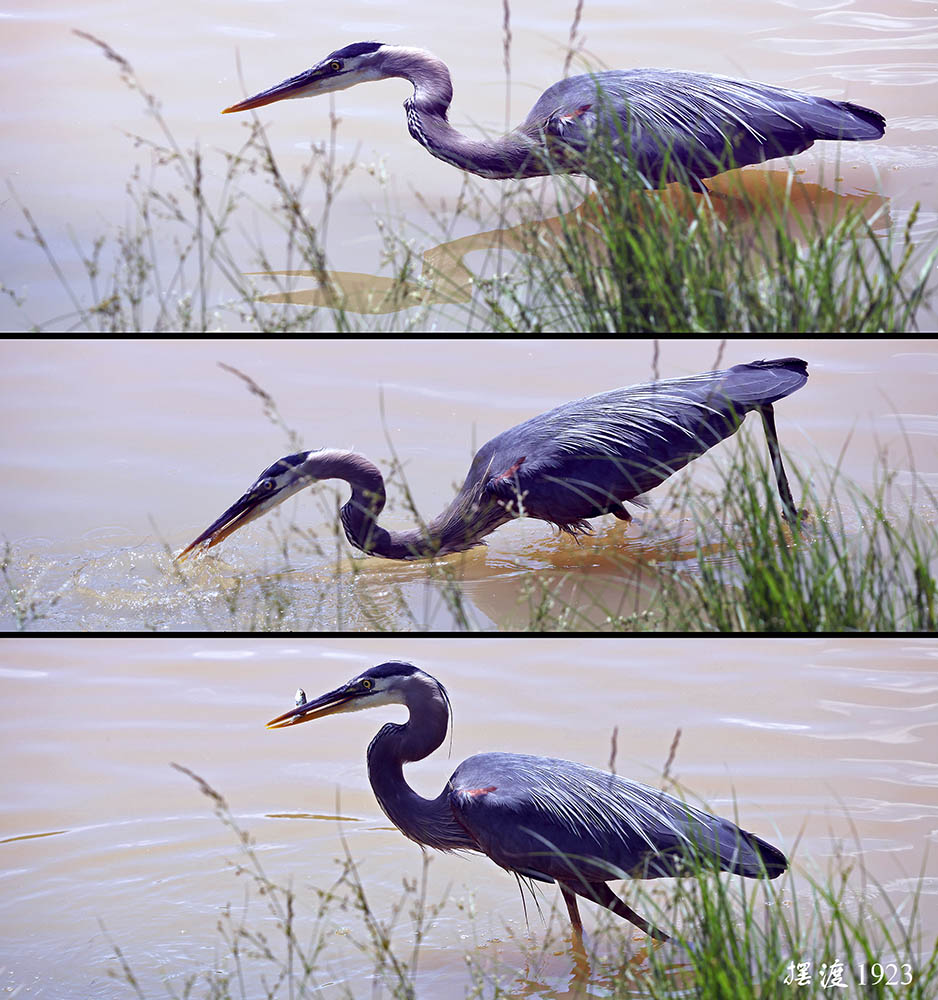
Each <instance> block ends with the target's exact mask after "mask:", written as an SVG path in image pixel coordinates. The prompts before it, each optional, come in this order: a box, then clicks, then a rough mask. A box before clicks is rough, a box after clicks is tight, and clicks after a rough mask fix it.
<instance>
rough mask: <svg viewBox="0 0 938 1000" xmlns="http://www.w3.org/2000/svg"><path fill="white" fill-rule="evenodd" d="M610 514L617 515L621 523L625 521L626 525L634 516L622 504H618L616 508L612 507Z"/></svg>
mask: <svg viewBox="0 0 938 1000" xmlns="http://www.w3.org/2000/svg"><path fill="white" fill-rule="evenodd" d="M609 513H610V514H615V516H616V517H617V518H618V519H619V520H620V521H625V523H626V524H628V523H629V522H630V521H631V520H632V515H631V514H630V513H629V512H628V511H627V510H626V509H625V507H623V505H622V504H621V503H620V504H617V505H616V506H615V507H610V508H609Z"/></svg>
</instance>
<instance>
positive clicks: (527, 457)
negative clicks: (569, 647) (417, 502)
mask: <svg viewBox="0 0 938 1000" xmlns="http://www.w3.org/2000/svg"><path fill="white" fill-rule="evenodd" d="M807 378H808V371H807V363H806V362H804V361H802V360H800V359H799V358H781V359H778V360H775V361H753V362H752V363H751V364H748V365H736V366H735V367H733V368H728V369H724V370H721V371H714V372H706V373H705V374H703V375H693V376H690V377H688V378H674V379H663V380H661V381H659V382H649V383H647V384H643V385H635V386H631V387H630V388H626V389H614V390H612V392H603V393H600V394H599V395H597V396H589V397H587V398H586V399H580V400H577V401H576V402H572V403H567V404H565V405H564V406H558V407H557V408H556V409H554V410H550V411H549V412H548V413H542V414H541V415H540V416H539V417H534V418H532V419H531V420H526V421H525V422H524V423H523V424H518V426H517V427H512V428H511V430H507V431H505V432H504V433H502V434H499V435H498V437H495V438H492V440H491V441H489V442H488V444H485V445H483V446H482V447H481V448H480V449H479V450H478V452H477V453H476V455H475V457H474V458H473V460H472V464H471V465H470V467H469V473H468V475H467V476H466V481H465V482H464V483H463V486H462V489H460V491H459V492H458V493H457V495H456V496H455V498H454V499H453V501H452V503H450V505H449V506H448V507H447V508H446V510H444V511H443V512H442V513H441V514H439V515H438V516H437V517H435V518H434V519H433V520H432V521H431V522H430V523H429V524H428V525H427V526H426V527H424V528H415V529H410V530H406V531H389V530H387V529H385V528H382V527H381V526H380V525H379V524H378V523H377V519H378V516H379V515H380V513H381V511H382V510H383V508H384V503H385V489H384V478H383V476H382V475H381V472H380V471H379V470H378V468H377V467H376V466H375V465H373V464H372V463H371V462H369V461H368V459H367V458H365V457H364V456H362V455H358V454H356V453H354V452H351V451H336V450H331V449H330V450H320V451H301V452H297V454H295V455H286V456H284V457H283V458H281V459H280V460H279V461H277V462H274V464H273V465H271V466H270V467H269V468H267V469H265V470H264V471H263V472H262V473H261V474H260V476H259V477H258V478H257V480H256V481H255V482H254V483H253V484H252V485H251V486H250V488H249V489H248V490H247V492H246V493H245V494H244V495H243V496H242V497H240V498H239V499H238V500H237V501H236V502H235V503H234V504H232V506H231V507H229V508H228V510H226V511H225V512H224V514H222V515H221V517H219V518H217V519H216V520H215V521H214V522H213V523H212V524H210V525H209V527H208V528H206V529H205V531H203V532H202V534H201V535H199V537H198V538H196V539H195V541H194V542H192V544H191V545H188V546H187V547H186V548H185V549H184V550H183V551H182V552H180V553H179V555H178V556H177V559H183V558H185V556H187V555H188V554H189V553H190V552H191V551H192V550H193V549H195V548H196V547H197V546H203V547H204V548H211V546H213V545H217V544H218V542H220V541H221V540H222V539H224V538H227V536H228V535H230V534H231V533H232V532H233V531H237V529H238V528H241V527H243V526H244V525H245V524H248V523H249V522H250V521H253V520H254V519H255V518H257V517H260V515H261V514H263V513H264V512H265V511H267V510H270V508H271V507H275V506H276V505H277V504H279V503H282V502H283V501H284V500H286V499H287V497H289V496H292V495H293V494H294V493H296V492H297V491H298V490H301V489H303V488H304V487H306V486H310V485H312V484H313V483H316V482H318V481H319V480H322V479H344V480H345V481H346V482H347V483H348V484H349V486H351V488H352V496H351V498H350V499H349V501H348V503H346V504H345V506H344V507H343V508H342V512H341V516H342V526H343V527H344V529H345V534H346V537H347V538H348V540H349V541H350V542H351V543H352V545H354V546H355V547H356V548H358V549H361V550H362V551H363V552H366V553H368V554H370V555H376V556H384V557H385V558H386V559H421V558H427V557H431V556H442V555H446V554H447V553H449V552H461V551H463V550H465V549H469V548H471V547H472V546H474V545H479V544H484V543H483V542H482V538H483V537H484V536H485V535H487V534H489V533H490V532H492V531H494V530H495V529H496V528H497V527H498V526H499V525H501V524H504V523H505V522H506V521H510V520H512V519H513V518H515V517H519V516H521V515H527V516H528V517H534V518H538V519H540V520H542V521H547V522H549V523H550V524H553V525H555V526H556V527H558V528H560V529H561V530H562V531H566V532H568V533H570V534H572V535H574V536H577V535H579V534H584V533H589V531H590V526H589V524H588V521H587V519H588V518H591V517H598V516H599V515H600V514H614V515H615V516H616V517H618V518H620V519H621V520H623V521H630V520H631V515H630V514H629V513H628V511H627V510H626V509H625V507H624V506H623V504H622V502H623V501H624V500H634V499H635V498H636V497H638V496H640V495H641V494H642V493H645V492H647V491H648V490H650V489H652V487H654V486H657V485H658V484H659V483H663V482H664V481H665V480H666V479H667V478H668V477H669V476H670V475H671V474H672V473H673V472H676V471H677V470H678V469H682V468H683V467H684V466H685V465H687V463H688V462H690V461H692V460H693V459H695V458H697V457H698V456H700V455H702V454H703V453H704V452H705V451H707V450H708V449H709V448H712V447H713V445H715V444H717V443H718V442H719V441H722V440H723V439H724V438H727V437H729V436H730V435H732V434H733V433H735V431H736V429H737V428H738V427H739V425H740V424H741V423H742V421H743V418H744V417H745V416H746V414H747V413H748V412H749V411H750V410H758V411H759V413H760V414H761V416H762V420H763V423H764V425H765V432H766V438H767V440H768V445H769V452H770V454H771V457H772V463H773V467H774V469H775V474H776V477H777V481H778V489H779V493H780V494H781V498H782V506H783V510H784V512H785V516H786V517H787V518H788V519H789V520H793V519H794V518H795V508H794V502H793V501H792V497H791V490H790V489H789V487H788V479H787V477H786V476H785V469H784V467H783V465H782V458H781V455H780V453H779V449H778V435H777V434H776V430H775V416H774V412H773V410H772V404H773V403H774V402H775V401H776V400H779V399H782V398H783V397H785V396H788V395H790V394H791V393H793V392H795V390H797V389H800V388H801V386H803V385H804V384H805V382H806V381H807Z"/></svg>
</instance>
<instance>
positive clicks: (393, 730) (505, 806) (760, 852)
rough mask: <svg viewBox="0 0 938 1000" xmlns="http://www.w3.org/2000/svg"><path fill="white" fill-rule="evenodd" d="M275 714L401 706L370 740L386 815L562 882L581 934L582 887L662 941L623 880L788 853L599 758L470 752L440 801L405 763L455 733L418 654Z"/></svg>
mask: <svg viewBox="0 0 938 1000" xmlns="http://www.w3.org/2000/svg"><path fill="white" fill-rule="evenodd" d="M297 698H298V699H300V698H302V699H303V703H302V704H300V705H298V706H297V707H296V708H293V709H291V710H290V711H289V712H285V713H284V714H283V715H278V716H277V718H276V719H273V720H271V721H270V722H268V723H267V728H268V729H282V728H284V727H286V726H295V725H297V724H298V723H301V722H311V721H312V720H313V719H321V718H323V716H326V715H334V714H336V713H337V712H356V711H359V710H360V709H364V708H375V707H377V706H379V705H388V704H401V705H405V706H406V707H407V709H408V711H409V712H410V718H409V719H408V721H407V722H405V723H404V724H403V725H398V724H395V723H391V722H389V723H387V724H386V725H384V726H382V727H381V729H380V730H379V731H378V734H377V736H375V738H374V739H373V740H372V741H371V744H370V745H369V747H368V778H369V780H370V781H371V787H372V788H373V789H374V793H375V797H376V798H377V800H378V804H379V805H380V806H381V808H382V809H383V810H384V813H385V815H387V817H388V819H390V821H391V822H392V823H393V824H394V825H395V826H396V827H397V828H398V830H400V831H401V833H403V834H404V836H405V837H409V838H410V839H411V840H414V841H416V842H417V843H418V844H425V845H426V846H427V847H433V848H436V849H437V850H440V851H478V852H479V853H481V854H486V855H488V857H490V858H491V859H492V860H493V861H494V862H495V863H496V864H497V865H500V866H501V867H502V868H505V869H507V870H508V871H510V872H512V873H514V874H516V875H518V876H522V877H524V878H529V879H535V880H537V881H539V882H556V883H557V884H558V885H559V886H560V892H561V895H562V896H563V900H564V902H565V903H566V904H567V911H568V912H569V914H570V923H571V924H572V927H573V933H574V940H575V941H581V940H582V929H583V925H582V923H581V921H580V914H579V911H578V909H577V898H576V897H577V896H582V897H583V898H584V899H589V900H591V901H592V902H594V903H599V904H600V905H601V906H605V907H606V908H607V909H609V910H612V912H613V913H615V914H617V915H618V916H620V917H624V918H625V919H626V920H630V921H631V922H632V923H633V924H635V925H636V926H637V927H639V928H641V930H642V931H644V932H645V933H646V934H650V935H651V936H652V937H655V938H658V939H659V940H662V941H666V940H668V935H667V934H665V933H664V931H661V930H659V929H658V928H657V927H654V926H652V925H651V924H649V923H648V922H647V921H646V920H644V919H643V918H642V917H640V916H639V915H638V914H637V913H635V912H634V911H633V910H632V909H630V908H629V907H628V906H626V904H625V903H624V902H622V900H621V899H619V897H618V896H616V895H615V893H613V891H612V890H611V889H610V888H609V886H608V885H607V884H606V883H607V882H609V881H612V880H614V879H622V878H626V877H630V878H664V877H672V876H680V875H685V874H696V873H697V872H699V871H700V870H701V869H702V868H706V869H709V870H711V871H712V870H716V871H726V872H732V873H733V874H736V875H744V876H746V877H747V878H760V877H762V878H776V877H777V876H778V875H781V874H782V872H784V871H785V869H786V868H787V867H788V861H787V859H786V858H785V855H784V854H782V852H781V851H780V850H778V848H776V847H773V846H772V845H771V844H767V843H766V842H765V841H764V840H762V839H760V838H759V837H756V836H755V835H754V834H752V833H747V832H746V831H745V830H742V829H740V828H739V827H738V826H736V825H735V824H734V823H731V822H729V820H725V819H720V818H719V817H718V816H711V815H710V814H709V813H705V812H703V811H702V810H700V809H696V808H695V807H693V806H691V805H689V804H688V803H686V802H682V801H681V800H680V799H677V798H675V797H674V796H672V795H668V794H667V793H665V792H663V791H660V790H658V789H655V788H649V787H647V786H646V785H641V784H639V783H638V782H636V781H629V780H627V779H626V778H620V777H619V776H618V775H616V774H611V773H609V772H607V771H600V770H598V769H596V768H595V767H588V766H587V765H585V764H577V763H574V762H573V761H569V760H555V759H553V758H551V757H533V756H530V755H528V754H514V753H483V754H476V755H475V756H474V757H469V758H468V759H467V760H464V761H463V762H462V764H460V765H459V767H457V768H456V770H455V771H454V772H453V775H452V777H451V778H450V779H449V781H448V782H447V783H446V787H445V788H444V789H443V791H442V792H441V793H440V794H439V795H438V796H437V797H436V798H435V799H425V798H423V797H422V796H420V795H418V794H417V793H416V792H415V791H414V790H413V789H412V788H411V787H410V786H409V785H408V784H407V782H406V781H405V780H404V773H403V765H404V764H407V763H410V762H411V761H415V760H423V758H424V757H427V756H428V755H429V754H431V753H433V751H434V750H436V749H437V747H439V746H440V744H441V743H442V742H443V740H444V738H445V737H446V729H447V725H448V723H449V697H448V695H447V693H446V689H445V688H444V687H443V685H442V684H441V683H440V682H439V681H438V680H436V678H434V677H431V676H430V675H429V674H427V673H425V672H424V671H423V670H420V669H418V668H417V667H415V666H414V665H413V664H411V663H402V662H399V661H391V662H389V663H382V664H380V665H379V666H377V667H371V668H370V669H369V670H366V671H364V672H363V673H361V674H359V675H358V676H357V677H355V678H353V679H352V680H350V681H349V682H348V683H347V684H343V685H342V686H341V687H339V688H336V690H335V691H330V692H329V693H328V694H324V695H322V697H320V698H313V699H312V700H311V701H306V700H305V695H304V694H303V692H302V691H299V692H297Z"/></svg>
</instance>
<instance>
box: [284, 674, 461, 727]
mask: <svg viewBox="0 0 938 1000" xmlns="http://www.w3.org/2000/svg"><path fill="white" fill-rule="evenodd" d="M418 699H430V700H436V699H442V701H443V703H444V704H445V705H446V708H447V710H448V709H449V698H448V697H447V694H446V689H445V688H444V687H443V685H442V684H440V682H439V681H438V680H437V679H436V678H435V677H431V676H430V675H429V674H427V673H424V671H422V670H421V669H420V668H419V667H415V666H414V665H413V664H412V663H405V662H404V661H402V660H391V661H389V662H387V663H379V664H378V666H376V667H369V668H368V669H367V670H365V671H363V672H362V673H360V674H359V675H358V676H357V677H353V678H352V679H351V680H350V681H347V682H346V683H345V684H343V685H342V686H341V687H337V688H336V689H335V690H334V691H330V692H329V693H328V694H324V695H321V696H320V697H319V698H312V699H310V700H309V701H304V702H303V703H302V704H300V705H297V706H296V708H292V709H290V711H289V712H284V713H283V715H278V716H277V718H276V719H271V721H270V722H268V723H267V728H268V729H285V728H286V727H287V726H296V725H299V724H300V723H301V722H312V721H313V720H314V719H322V718H324V717H325V716H327V715H336V714H337V713H339V712H359V711H361V710H362V709H365V708H377V707H378V706H380V705H406V706H407V707H408V708H411V707H412V706H413V704H414V703H415V701H416V700H418Z"/></svg>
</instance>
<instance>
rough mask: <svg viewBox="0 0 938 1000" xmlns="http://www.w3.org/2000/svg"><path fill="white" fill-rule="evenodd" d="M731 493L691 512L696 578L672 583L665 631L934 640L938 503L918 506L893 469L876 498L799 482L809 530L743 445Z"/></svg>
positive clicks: (833, 478) (727, 488) (731, 473)
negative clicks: (790, 513)
mask: <svg viewBox="0 0 938 1000" xmlns="http://www.w3.org/2000/svg"><path fill="white" fill-rule="evenodd" d="M723 476H724V478H723V485H722V489H720V490H718V491H716V492H714V493H711V494H709V495H707V496H704V497H699V498H697V499H696V500H695V501H691V505H690V509H691V511H692V516H693V518H694V521H695V527H696V535H695V537H696V549H697V559H696V560H695V566H694V571H693V572H687V573H679V572H676V571H672V572H671V573H669V575H668V576H667V577H665V578H663V584H664V585H663V588H662V595H661V596H662V598H663V600H662V601H661V604H660V605H659V607H660V609H661V611H662V619H661V620H660V625H661V626H662V627H665V628H668V627H671V628H678V629H683V628H688V629H695V630H697V629H699V630H717V631H728V632H819V631H859V632H894V631H901V632H910V631H911V632H915V631H923V632H933V631H934V630H935V628H936V627H938V600H936V598H938V582H936V572H938V500H936V498H935V497H934V495H933V494H932V493H931V492H930V491H929V490H928V489H927V487H925V486H924V485H921V484H919V485H917V486H916V487H915V490H916V492H915V495H914V497H913V498H912V499H910V498H909V497H908V496H907V495H906V494H905V493H904V492H900V491H899V490H898V489H897V488H896V485H895V475H894V474H892V473H890V472H889V471H888V470H887V469H886V467H885V465H883V466H882V468H881V471H880V475H879V477H878V482H877V483H876V485H875V486H874V489H873V493H872V495H870V494H868V493H867V492H865V491H864V490H862V489H860V488H859V487H857V486H856V485H854V484H851V483H849V482H847V481H846V480H845V479H844V477H843V476H841V475H840V473H839V471H838V470H837V469H834V470H832V471H831V472H830V474H829V477H830V478H829V482H828V484H827V485H826V488H825V489H824V491H823V492H822V491H821V486H820V484H819V483H817V481H816V480H815V479H809V478H807V477H799V485H800V491H801V495H802V500H801V507H802V508H803V509H802V511H801V521H800V525H799V526H798V527H796V528H793V527H792V525H791V524H789V523H788V521H786V520H785V519H784V518H783V516H782V511H781V507H780V505H779V503H778V498H777V495H776V492H775V486H774V481H773V476H772V474H771V472H770V471H769V469H768V468H767V466H766V464H765V463H764V462H763V461H762V460H761V459H760V458H759V456H758V455H757V454H755V453H754V448H753V444H752V442H751V441H750V440H749V439H748V438H745V437H743V438H741V439H740V445H739V448H738V449H737V450H736V452H735V456H734V459H733V461H732V463H731V464H730V465H729V466H728V467H727V468H726V470H725V472H724V474H723Z"/></svg>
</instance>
